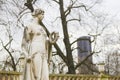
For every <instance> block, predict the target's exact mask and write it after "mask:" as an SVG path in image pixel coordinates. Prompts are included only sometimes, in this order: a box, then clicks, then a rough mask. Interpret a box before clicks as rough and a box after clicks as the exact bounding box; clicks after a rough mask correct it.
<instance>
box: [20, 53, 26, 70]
mask: <svg viewBox="0 0 120 80" xmlns="http://www.w3.org/2000/svg"><path fill="white" fill-rule="evenodd" d="M19 64H20V72H23V69H24V64H25V56H24V54H21V55H20V58H19Z"/></svg>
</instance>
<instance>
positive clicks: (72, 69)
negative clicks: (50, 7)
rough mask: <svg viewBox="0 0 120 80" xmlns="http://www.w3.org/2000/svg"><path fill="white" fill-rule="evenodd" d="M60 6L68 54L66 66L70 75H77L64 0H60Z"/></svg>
mask: <svg viewBox="0 0 120 80" xmlns="http://www.w3.org/2000/svg"><path fill="white" fill-rule="evenodd" d="M59 4H60V14H61V23H62V27H63V34H64V44H65V48H66V53H67V55H66V57H67V63H66V64H67V66H68V74H75V67H74V63H73V56H72V51H71V46H70V41H69V35H68V28H67V21H66V16H65V13H64V6H63V5H64V4H63V0H59Z"/></svg>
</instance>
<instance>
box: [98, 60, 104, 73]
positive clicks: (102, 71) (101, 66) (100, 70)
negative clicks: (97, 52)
mask: <svg viewBox="0 0 120 80" xmlns="http://www.w3.org/2000/svg"><path fill="white" fill-rule="evenodd" d="M98 70H99V72H100V74H104V71H105V63H104V62H102V63H99V64H98Z"/></svg>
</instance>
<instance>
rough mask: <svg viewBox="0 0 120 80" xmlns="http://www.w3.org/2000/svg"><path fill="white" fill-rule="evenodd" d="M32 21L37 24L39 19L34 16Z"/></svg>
mask: <svg viewBox="0 0 120 80" xmlns="http://www.w3.org/2000/svg"><path fill="white" fill-rule="evenodd" d="M33 21H34V23H36V24H39V22H40V21H41V20H39V19H38V18H34V19H33Z"/></svg>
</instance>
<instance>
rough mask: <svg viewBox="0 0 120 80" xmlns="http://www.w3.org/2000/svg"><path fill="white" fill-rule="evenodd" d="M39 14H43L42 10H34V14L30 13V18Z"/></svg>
mask: <svg viewBox="0 0 120 80" xmlns="http://www.w3.org/2000/svg"><path fill="white" fill-rule="evenodd" d="M39 14H44V10H42V9H35V10H34V12H33V13H32V16H37V15H39Z"/></svg>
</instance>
